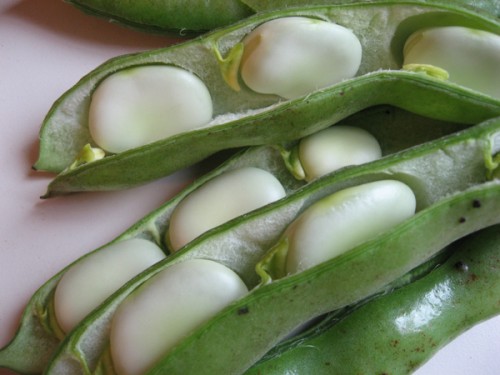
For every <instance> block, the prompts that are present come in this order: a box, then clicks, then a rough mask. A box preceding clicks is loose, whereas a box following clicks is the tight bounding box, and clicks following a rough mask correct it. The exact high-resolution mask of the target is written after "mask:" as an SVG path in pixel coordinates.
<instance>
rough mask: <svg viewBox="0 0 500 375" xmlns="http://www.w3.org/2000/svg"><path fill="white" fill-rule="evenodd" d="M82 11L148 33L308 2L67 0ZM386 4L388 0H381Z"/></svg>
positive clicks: (493, 10) (487, 3)
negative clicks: (126, 2)
mask: <svg viewBox="0 0 500 375" xmlns="http://www.w3.org/2000/svg"><path fill="white" fill-rule="evenodd" d="M68 2H69V3H71V4H73V5H75V6H76V7H78V8H80V9H81V10H83V11H85V12H86V13H89V14H91V15H95V16H99V17H104V18H107V19H109V20H111V21H113V22H117V23H120V24H123V25H127V26H131V27H134V28H137V29H140V30H143V31H147V32H165V31H167V32H171V31H178V32H180V33H182V34H184V33H186V32H190V31H191V32H200V31H206V30H211V29H214V28H216V27H222V26H227V25H229V24H230V23H233V22H236V21H238V20H240V19H242V18H244V17H248V16H250V15H252V14H255V13H258V12H263V11H269V10H274V9H283V8H289V7H293V6H304V5H308V4H310V2H308V1H304V0H286V1H282V0H280V1H259V0H233V1H223V2H221V1H214V0H212V1H203V2H200V1H191V2H189V3H186V2H185V1H174V0H164V1H155V2H144V3H142V2H141V3H137V4H133V6H132V5H130V4H128V5H125V4H124V3H123V2H121V1H106V2H102V1H96V0H69V1H68ZM354 2H357V1H356V0H323V1H315V2H314V3H315V4H317V5H320V4H325V5H326V4H347V3H354ZM381 2H384V3H387V2H391V1H390V0H389V1H388V0H383V1H381ZM433 3H434V4H443V5H446V4H448V5H451V6H454V7H457V6H463V7H466V8H470V9H473V10H480V11H484V12H487V13H490V14H492V15H496V16H497V17H499V16H500V5H499V4H498V3H497V2H495V1H491V0H481V1H474V2H473V3H471V2H468V1H458V0H456V1H445V0H434V1H433Z"/></svg>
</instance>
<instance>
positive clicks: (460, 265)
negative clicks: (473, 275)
mask: <svg viewBox="0 0 500 375" xmlns="http://www.w3.org/2000/svg"><path fill="white" fill-rule="evenodd" d="M455 269H456V270H457V271H460V272H467V271H468V270H469V266H468V265H467V264H465V263H464V262H461V261H458V262H456V263H455Z"/></svg>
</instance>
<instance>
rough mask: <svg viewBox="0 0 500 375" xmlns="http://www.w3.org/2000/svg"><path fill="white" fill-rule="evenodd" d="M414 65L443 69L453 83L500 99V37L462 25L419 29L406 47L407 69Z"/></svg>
mask: <svg viewBox="0 0 500 375" xmlns="http://www.w3.org/2000/svg"><path fill="white" fill-rule="evenodd" d="M411 64H426V65H432V66H436V67H439V68H441V69H444V70H445V71H447V72H448V74H449V80H450V81H451V82H455V83H457V84H460V85H462V86H465V87H468V88H471V89H474V90H477V91H480V92H482V93H485V94H488V95H491V96H493V97H495V98H500V35H496V34H493V33H490V32H486V31H482V30H476V29H470V28H466V27H459V26H448V27H435V28H428V29H423V30H419V31H417V32H416V33H414V34H412V35H411V36H410V37H409V38H408V40H407V41H406V44H405V46H404V62H403V66H406V65H411Z"/></svg>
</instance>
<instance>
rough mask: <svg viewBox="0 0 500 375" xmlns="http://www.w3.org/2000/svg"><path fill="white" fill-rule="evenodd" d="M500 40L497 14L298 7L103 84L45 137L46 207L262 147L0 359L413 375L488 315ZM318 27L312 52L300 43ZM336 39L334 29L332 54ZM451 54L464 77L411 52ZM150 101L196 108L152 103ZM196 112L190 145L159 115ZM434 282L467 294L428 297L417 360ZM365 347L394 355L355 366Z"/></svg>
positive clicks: (209, 181)
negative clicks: (226, 152)
mask: <svg viewBox="0 0 500 375" xmlns="http://www.w3.org/2000/svg"><path fill="white" fill-rule="evenodd" d="M280 30H285V32H284V33H282V32H281V31H280ZM290 30H295V31H297V32H296V33H291V32H290ZM498 30H499V27H498V22H497V19H496V18H495V17H494V16H492V17H489V16H487V15H485V14H483V13H479V12H476V11H472V10H467V9H465V8H462V7H452V6H445V5H431V4H422V3H420V2H405V3H395V2H388V3H379V2H377V3H370V4H349V5H335V6H334V5H331V6H317V7H307V8H291V9H289V10H286V11H285V10H280V11H277V12H273V13H262V14H257V15H256V16H254V17H251V18H248V19H244V20H242V21H241V22H239V23H237V24H235V25H232V26H229V27H227V28H224V29H219V30H216V31H214V32H213V33H211V34H206V35H202V36H200V37H198V38H196V39H194V40H192V41H187V42H186V43H182V44H180V45H177V46H173V47H168V48H166V49H162V50H158V51H150V52H147V53H143V54H136V55H132V56H124V57H119V58H116V59H113V60H111V61H110V62H108V63H105V64H104V65H103V66H101V67H99V68H97V69H96V70H95V71H93V72H91V73H90V74H89V75H88V76H86V77H84V78H83V79H82V80H81V81H80V82H79V83H78V84H77V85H75V87H73V88H72V89H70V90H69V91H68V92H67V93H66V94H64V95H63V97H61V98H60V99H59V100H58V101H57V102H56V103H55V105H54V107H53V108H52V109H51V110H50V112H49V114H48V115H47V118H46V121H45V123H44V126H43V128H42V131H41V151H40V158H39V160H38V162H37V165H36V167H37V168H38V169H44V170H51V171H54V172H58V173H60V174H59V175H58V177H56V179H55V180H54V181H53V182H52V184H51V186H49V190H48V192H47V194H46V197H50V196H53V195H58V194H64V193H68V192H73V191H86V190H95V189H116V188H125V187H129V186H134V185H137V184H140V183H144V182H147V181H150V180H152V179H154V178H157V177H160V176H163V175H166V174H169V173H171V172H173V171H174V170H177V169H179V168H183V167H185V166H188V165H191V164H193V163H194V162H196V161H199V160H201V159H203V158H205V157H207V156H209V155H211V154H213V153H215V152H217V151H220V150H223V149H227V148H234V147H241V146H251V147H249V148H245V149H242V150H241V151H239V152H238V153H236V154H235V155H234V156H232V157H231V158H229V159H228V160H227V161H226V162H224V163H223V164H222V165H220V166H219V167H217V168H216V169H214V170H213V171H212V172H209V173H208V174H207V175H205V176H203V177H201V178H199V179H198V180H197V181H195V182H194V183H193V184H192V185H190V186H189V187H187V188H186V189H185V190H184V191H182V192H181V193H179V194H178V195H177V196H175V197H173V198H172V199H170V200H169V201H168V202H166V203H165V204H164V205H162V206H161V207H159V208H158V209H157V210H155V211H154V212H152V213H151V214H149V215H148V216H146V217H145V218H143V219H141V220H140V221H138V222H137V224H135V225H134V226H132V227H131V228H130V229H128V230H127V231H126V232H125V233H123V234H122V235H120V236H119V237H117V238H116V239H114V240H112V241H111V242H110V243H108V244H105V245H104V246H102V247H101V248H99V249H96V250H94V251H92V252H89V253H88V254H87V255H85V256H84V257H82V258H80V259H78V260H76V261H75V262H74V263H72V264H70V265H68V267H66V268H65V269H63V270H61V271H60V272H59V273H58V274H57V275H55V276H54V277H53V278H52V279H50V280H48V281H47V283H46V284H44V285H43V286H42V287H41V288H40V289H39V290H38V291H37V292H36V293H35V295H34V296H33V298H32V299H31V301H30V302H29V304H28V306H27V308H26V311H25V313H24V315H23V319H22V322H21V325H20V328H19V330H18V332H17V334H16V336H15V337H14V339H13V340H12V341H11V343H10V344H9V345H8V346H6V347H5V348H3V349H2V350H0V366H4V367H8V368H12V369H14V370H15V371H19V372H21V373H40V372H45V373H47V374H64V373H66V374H78V373H82V374H87V373H94V374H142V373H149V374H159V373H161V374H164V373H172V374H242V373H249V374H260V373H266V374H267V373H277V374H278V373H280V374H281V373H283V372H286V371H288V370H290V371H292V370H291V369H293V371H295V373H304V374H306V373H311V371H312V372H314V373H325V374H326V373H328V374H330V373H339V374H349V373H353V374H354V373H360V372H361V373H362V372H363V371H367V372H369V373H401V374H404V373H410V372H411V371H413V370H414V369H415V368H417V367H418V366H419V365H420V364H421V363H423V362H425V361H426V360H427V359H428V358H429V357H430V356H431V355H432V354H433V353H434V352H435V351H436V350H438V349H439V348H440V347H441V346H442V345H444V344H445V343H446V342H448V341H449V340H451V339H452V338H453V337H455V336H456V335H458V334H459V333H460V332H462V331H463V330H465V329H467V328H468V327H470V326H471V325H473V324H474V323H476V322H478V321H481V320H483V319H486V318H488V317H490V316H493V315H495V314H498V308H499V306H498V303H497V298H496V296H497V295H498V293H496V289H495V288H498V285H499V283H498V282H497V280H498V276H499V275H498V269H497V267H495V266H494V265H495V262H498V257H499V255H498V236H499V226H498V224H500V215H499V212H500V210H499V209H500V206H499V205H500V199H499V194H500V182H499V181H498V179H499V175H500V170H499V161H500V160H499V156H498V154H499V150H500V142H499V139H500V118H499V117H498V116H500V101H499V96H500V95H499V93H498V92H497V91H495V88H496V87H497V86H498V85H496V84H495V81H494V79H495V78H496V77H497V76H498V74H495V72H496V70H498V69H499V68H498V66H499V65H498V64H497V63H496V61H498V56H499V50H500V47H499V46H500V43H499V42H498V38H499V36H498ZM318 33H319V35H318ZM289 35H294V36H292V39H290V37H289ZM315 36H319V42H318V43H320V44H319V45H320V48H318V46H317V45H315V44H314V45H312V46H309V47H310V48H309V49H307V50H304V49H303V48H306V47H307V46H308V45H311V44H312V43H311V42H310V41H311V40H313V37H315ZM276 38H277V39H276ZM329 38H340V43H338V44H337V45H336V47H335V48H334V50H333V51H332V50H330V49H328V48H326V47H327V46H328V43H327V41H328V39H329ZM322 40H325V44H324V45H321V41H322ZM263 41H270V42H271V45H266V44H265V43H264V42H263ZM483 42H484V43H483ZM448 45H451V46H452V47H453V48H454V49H457V48H458V47H457V46H460V48H461V49H462V50H461V51H460V52H461V53H464V56H466V57H467V59H472V60H473V61H472V62H471V63H472V64H473V65H472V66H473V67H474V68H473V69H470V66H469V69H468V70H467V69H466V70H464V66H455V65H454V64H453V63H455V62H457V61H458V59H456V58H453V57H452V58H451V59H448V60H451V63H452V64H451V65H447V64H445V62H442V60H429V61H420V60H419V57H418V55H423V56H425V55H426V54H425V53H424V52H422V51H423V50H425V49H426V47H429V48H431V49H434V51H433V52H432V53H430V55H429V56H430V57H432V58H434V57H436V56H437V57H438V58H441V57H443V56H442V55H444V57H448V58H450V55H449V54H448V53H447V52H443V51H444V50H443V48H444V47H445V46H448ZM353 46H358V47H359V48H357V49H356V48H353ZM260 47H265V48H261V50H259V49H260ZM337 47H338V48H340V52H341V54H344V55H345V52H346V51H347V52H348V57H347V65H346V66H343V68H345V69H340V70H341V71H343V72H344V73H342V74H341V76H340V77H339V76H335V74H337V72H338V70H337V71H336V73H335V74H334V76H333V77H330V76H329V75H328V74H325V72H327V71H328V70H329V69H327V68H328V67H325V66H323V64H322V63H324V60H325V59H327V60H328V64H327V65H332V64H333V62H332V61H335V63H337V60H335V59H336V58H337V57H336V54H337V53H338V52H339V51H338V49H337ZM469 47H470V48H476V49H474V52H470V51H469V52H465V51H467V48H469ZM282 48H284V49H285V51H284V52H283V50H282ZM422 49H423V50H422ZM353 50H354V52H355V53H353ZM266 51H267V52H269V51H270V52H271V56H266ZM356 51H357V52H356ZM274 52H279V54H278V55H279V56H275V55H274ZM262 53H263V54H262ZM283 53H285V55H283ZM315 54H320V55H319V58H318V55H315ZM415 55H416V56H417V57H415ZM256 56H257V59H255V57H256ZM280 56H281V57H280ZM283 56H285V57H283ZM440 56H441V57H440ZM267 58H270V59H271V60H270V62H269V63H268V64H264V65H265V66H263V67H262V66H259V63H260V62H263V61H265V60H266V59H267ZM276 58H278V60H275V59H276ZM283 59H284V60H283ZM413 59H415V60H413ZM495 59H497V60H495ZM341 60H342V59H340V60H338V61H339V64H341V63H342V61H341ZM445 60H446V59H445ZM286 61H298V62H297V65H296V66H293V64H292V66H291V67H290V66H289V64H286ZM318 61H319V62H318ZM344 63H345V61H344ZM476 64H482V65H481V67H478V65H476ZM353 65H354V67H353ZM495 69H496V70H495ZM297 72H301V74H297ZM281 73H283V75H281ZM318 73H319V74H318ZM481 74H483V75H486V77H487V78H486V79H485V78H484V76H481ZM325 76H328V77H329V78H328V80H327V81H323V78H324V77H325ZM276 77H278V79H277V81H273V79H274V78H276ZM290 77H298V78H301V79H298V81H297V82H291V83H290V82H289V81H293V79H290ZM302 78H305V79H302ZM462 78H463V79H464V80H462ZM311 82H312V84H311ZM491 82H493V85H490V84H491ZM476 83H479V84H478V85H476ZM173 85H175V87H176V90H177V91H175V92H174V93H172V94H169V93H164V90H165V87H169V86H173ZM184 85H185V86H184ZM268 89H270V90H271V91H269V90H268ZM137 92H139V93H140V95H137V94H136V93H137ZM117 93H120V95H117ZM134 93H135V94H134ZM192 93H195V94H196V95H195V98H191V97H190V95H191V94H192ZM116 97H118V99H119V100H118V101H115V98H116ZM158 97H162V98H165V97H166V98H168V100H167V101H172V102H175V101H176V100H177V99H178V98H180V99H181V100H184V99H185V98H189V101H188V103H187V104H186V103H184V104H183V103H178V102H175V104H174V106H175V107H176V108H177V109H176V110H175V111H173V112H162V111H163V110H164V108H165V107H168V106H165V105H158V100H157V98H158ZM144 98H145V99H146V100H143V101H141V100H142V99H144ZM192 100H196V102H193V101H192ZM200 103H201V104H200ZM135 104H137V105H135ZM160 107H161V108H160ZM123 108H125V109H127V110H129V109H131V112H130V111H128V112H125V113H123V112H121V109H123ZM170 111H172V110H171V109H170ZM174 112H175V115H174V114H173V113H174ZM183 112H185V113H186V114H187V116H188V117H187V119H186V118H184V117H181V118H178V117H176V116H177V115H178V114H179V113H183ZM192 114H194V116H195V117H197V116H201V117H205V120H204V121H202V122H201V123H200V122H198V123H197V124H195V125H194V128H193V129H192V130H190V129H187V128H182V129H180V130H178V134H167V135H165V133H163V130H161V128H162V127H161V126H160V125H161V124H160V125H159V124H158V123H156V122H155V121H156V120H157V119H158V118H161V119H163V118H167V119H169V118H172V117H173V118H174V120H175V121H174V124H182V123H184V121H185V120H186V122H185V124H188V125H189V123H190V122H191V120H192V118H190V116H191V115H192ZM113 116H117V117H116V118H117V119H119V121H118V122H119V123H125V124H124V126H125V128H124V129H125V130H123V129H122V130H121V131H124V133H122V134H120V133H115V131H116V130H117V129H115V128H114V127H113V126H110V124H112V123H113V120H112V119H113ZM110 119H111V120H110ZM128 119H132V120H133V121H131V122H129V123H128V124H127V123H126V122H127V120H128ZM150 120H151V121H152V122H151V123H149V121H150ZM195 120H196V121H198V120H199V119H195ZM196 121H195V122H196ZM136 123H138V124H140V126H139V127H135V124H136ZM332 125H333V126H332ZM189 126H191V125H189ZM171 127H172V125H171V124H167V126H166V128H168V130H169V131H170V130H171ZM144 129H149V130H148V131H146V132H145V133H144V132H142V131H143V130H144ZM158 129H160V130H158ZM118 130H119V131H120V129H118ZM124 135H132V136H131V137H128V136H124ZM122 140H124V141H125V142H124V143H120V142H118V144H116V143H115V141H122ZM137 142H139V143H137ZM325 159H326V160H327V161H326V162H325V161H324V160H325ZM332 160H333V161H332ZM478 275H481V276H480V277H477V276H478ZM477 280H480V282H471V281H477ZM440 283H447V285H450V290H452V294H453V297H454V298H456V299H455V300H454V299H453V298H450V299H449V300H447V301H446V303H444V304H443V305H442V306H434V308H435V311H434V312H433V313H432V314H431V315H432V318H433V319H434V318H435V319H436V320H431V319H430V317H429V321H428V323H429V324H428V325H426V326H424V325H420V326H419V328H420V329H421V332H426V333H428V334H429V335H432V336H433V337H434V341H433V342H432V345H431V347H429V348H426V349H425V350H413V351H412V350H410V349H411V348H417V347H418V348H420V349H422V348H423V347H424V346H425V345H429V341H426V342H423V341H422V336H421V335H420V336H414V335H413V336H412V334H413V333H414V330H412V329H411V327H414V326H416V325H419V324H420V323H421V319H420V318H421V316H418V311H419V307H422V306H423V304H424V302H423V301H422V298H421V297H422V296H423V295H429V291H434V293H439V288H438V286H439V285H440ZM465 296H467V298H465ZM457 301H460V303H459V302H457ZM478 301H481V304H478ZM457 306H460V307H459V308H458V307H457ZM377 311H378V312H379V315H375V314H376V313H377ZM380 312H383V314H382V315H381V314H380ZM460 314H462V315H460ZM375 316H378V317H379V320H380V324H379V325H377V326H374V325H372V324H370V322H371V321H372V319H374V317H375ZM452 316H453V318H452ZM461 316H462V317H463V316H467V317H469V318H470V317H471V316H472V317H473V318H472V319H470V320H468V322H467V323H466V324H465V323H464V320H463V319H461V318H460V317H461ZM412 319H413V320H412ZM439 319H441V320H439ZM437 322H446V324H444V323H443V324H438V323H437ZM346 327H347V328H348V330H349V331H350V330H354V332H356V334H355V336H349V337H347V336H343V335H342V334H341V333H342V332H345V331H346ZM401 327H403V328H404V327H406V328H407V330H404V329H400V328H401ZM395 330H398V331H397V332H398V334H399V336H395ZM387 342H389V344H390V343H391V342H392V343H394V342H398V343H401V345H399V344H398V345H386V346H384V345H383V343H387ZM378 344H380V345H378ZM311 346H314V347H315V348H317V350H315V353H313V354H312V353H311V352H310V350H309V348H311ZM373 347H381V348H382V347H387V348H386V350H383V351H381V352H380V353H373V352H371V353H370V355H369V356H368V355H366V357H364V358H366V360H363V362H362V363H356V360H355V358H359V357H358V356H359V353H360V352H361V353H366V352H368V351H371V350H373ZM410 352H411V353H412V354H409V353H410ZM333 366H336V367H333ZM357 366H359V367H357ZM363 366H364V367H363Z"/></svg>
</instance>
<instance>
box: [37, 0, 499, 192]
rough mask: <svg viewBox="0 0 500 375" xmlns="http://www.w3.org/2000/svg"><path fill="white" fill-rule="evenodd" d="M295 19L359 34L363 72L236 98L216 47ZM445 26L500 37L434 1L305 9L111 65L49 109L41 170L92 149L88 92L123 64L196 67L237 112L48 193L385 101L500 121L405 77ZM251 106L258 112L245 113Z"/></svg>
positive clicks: (478, 102) (175, 162) (416, 77)
mask: <svg viewBox="0 0 500 375" xmlns="http://www.w3.org/2000/svg"><path fill="white" fill-rule="evenodd" d="M288 15H304V16H312V17H320V18H325V19H327V20H331V21H334V22H338V23H340V24H343V25H345V26H347V27H349V28H351V29H353V31H354V32H355V33H356V34H357V35H358V36H359V37H360V39H361V43H362V44H363V47H364V55H363V60H362V63H361V67H360V70H359V72H358V76H357V77H355V78H353V79H350V80H346V81H344V82H342V83H339V84H337V85H333V86H331V87H330V88H328V89H326V90H323V91H318V92H315V93H313V94H310V95H308V96H306V97H304V98H299V99H297V100H292V101H280V99H279V98H278V97H275V96H271V95H261V94H257V93H254V92H252V91H250V90H248V89H247V88H245V87H242V89H241V91H239V92H235V91H233V90H232V89H231V88H230V87H229V86H228V85H227V84H226V82H225V81H224V79H223V77H222V74H221V73H220V69H221V64H222V63H220V62H219V61H218V60H217V58H216V56H215V53H214V49H213V48H214V46H217V48H218V50H219V51H220V52H221V53H222V55H224V56H225V55H227V53H228V51H229V50H230V49H231V48H232V47H233V46H234V45H235V44H236V43H238V42H239V41H240V40H241V39H242V37H243V36H244V35H246V34H247V33H248V32H249V31H250V30H251V29H252V28H254V27H255V26H256V25H258V24H260V23H262V22H264V21H266V20H269V19H271V18H273V17H282V16H288ZM446 24H457V25H463V26H470V27H476V28H480V29H485V30H489V31H491V32H494V33H499V32H500V25H499V24H498V22H497V21H495V20H493V19H490V18H487V17H483V16H479V15H477V14H474V13H470V12H467V11H465V10H454V9H451V8H439V7H433V6H430V5H421V4H411V3H405V4H402V5H399V4H379V3H377V4H366V5H346V6H329V7H308V8H305V9H293V10H286V11H279V12H276V13H270V14H265V15H258V16H255V17H252V18H249V19H246V20H244V21H243V22H241V23H238V24H236V25H233V26H230V27H228V28H225V29H221V30H218V31H216V32H214V33H211V34H208V35H204V36H202V37H200V38H197V39H194V40H192V41H189V42H186V43H183V44H180V45H175V46H171V47H167V48H165V49H161V50H155V51H148V52H145V53H141V54H136V55H129V56H122V57H118V58H115V59H112V60H110V61H109V62H107V63H105V64H103V65H102V66H100V67H98V68H97V69H95V70H94V71H92V72H91V73H89V74H88V75H87V76H86V77H84V78H83V79H82V80H81V81H80V82H79V83H78V84H76V85H75V86H74V87H73V88H71V89H70V90H69V91H68V92H66V93H65V94H64V95H63V96H62V97H61V98H59V99H58V101H57V102H56V103H55V104H54V106H53V107H52V108H51V110H50V112H49V113H48V115H47V117H46V119H45V121H44V124H43V126H42V129H41V132H40V155H39V159H38V161H37V162H36V164H35V166H34V167H35V168H36V169H38V170H48V171H52V172H61V171H63V170H64V169H65V168H66V167H68V166H69V165H71V163H72V162H73V160H74V158H75V157H76V155H77V154H78V153H79V151H80V150H81V148H82V147H83V146H84V145H85V144H87V143H89V142H90V143H92V140H91V138H90V134H89V131H88V127H87V112H88V106H89V101H90V97H91V94H92V92H93V90H94V88H95V87H96V85H97V84H98V83H99V82H100V81H101V80H102V79H103V78H105V77H106V76H108V75H109V74H111V73H113V72H114V71H116V70H120V69H124V68H126V67H130V66H136V65H144V64H151V63H162V64H173V65H177V66H179V67H183V68H185V69H188V70H190V71H193V72H194V73H195V74H197V75H198V76H199V77H200V78H201V79H202V80H203V81H204V82H205V83H206V85H207V87H208V88H209V91H210V92H211V93H212V97H213V100H214V115H215V116H218V115H227V114H236V113H239V114H238V115H235V118H231V120H227V121H222V123H221V124H219V125H216V126H209V127H206V128H203V129H200V130H195V131H190V132H186V133H183V134H180V135H177V136H174V137H170V138H167V139H164V140H161V141H158V142H155V143H152V144H149V145H145V146H142V147H139V148H135V149H132V150H129V151H127V152H123V153H120V154H116V155H109V156H107V157H105V158H104V159H101V160H98V161H95V162H92V163H88V164H85V165H82V166H80V167H77V168H76V169H73V170H69V171H64V172H62V173H60V174H59V176H58V177H57V178H56V179H55V180H54V181H53V182H52V183H51V184H50V185H49V188H48V191H47V194H46V195H45V197H50V196H54V195H58V194H65V193H69V192H74V191H88V190H110V189H121V188H127V187H131V186H134V185H138V184H142V183H145V182H148V181H151V180H154V179H157V178H160V177H162V176H165V175H168V174H170V173H172V172H174V171H176V170H178V169H181V168H184V167H187V166H189V165H192V164H194V163H196V162H198V161H200V160H202V159H204V158H206V157H207V156H209V155H211V154H213V153H215V152H217V151H220V150H223V149H228V148H234V147H241V146H249V145H259V144H270V143H281V142H286V141H291V140H294V139H298V138H301V137H304V136H305V135H308V134H311V133H314V132H316V131H318V130H321V129H323V128H325V127H327V126H330V125H331V124H333V123H336V122H338V121H340V120H342V119H344V118H346V117H347V116H349V115H351V114H354V113H356V112H358V111H360V110H362V109H365V108H368V107H371V106H375V105H379V104H390V105H394V106H397V107H400V108H403V109H406V110H409V111H412V112H415V113H417V114H421V115H424V116H427V117H432V118H436V119H441V120H447V121H456V122H462V123H467V124H475V123H478V122H481V121H483V120H485V119H488V118H491V117H495V116H498V115H500V101H499V100H495V99H493V98H491V97H488V96H483V95H481V94H478V93H477V92H474V91H471V90H467V89H465V88H463V87H459V86H457V85H453V84H451V83H446V82H443V81H438V80H435V79H432V78H428V77H426V76H424V75H421V74H418V73H411V72H404V71H398V69H400V66H401V62H402V52H401V51H402V46H403V43H404V41H405V40H406V38H407V37H408V36H409V35H410V34H411V33H412V32H413V31H415V30H417V29H420V28H422V27H425V26H429V25H446ZM222 65H224V64H222ZM380 69H383V70H382V71H380ZM273 104H274V105H273ZM248 110H259V112H258V113H257V114H243V113H244V112H245V111H248Z"/></svg>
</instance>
